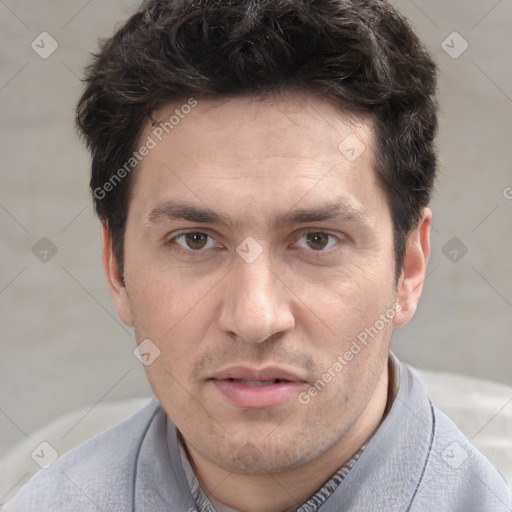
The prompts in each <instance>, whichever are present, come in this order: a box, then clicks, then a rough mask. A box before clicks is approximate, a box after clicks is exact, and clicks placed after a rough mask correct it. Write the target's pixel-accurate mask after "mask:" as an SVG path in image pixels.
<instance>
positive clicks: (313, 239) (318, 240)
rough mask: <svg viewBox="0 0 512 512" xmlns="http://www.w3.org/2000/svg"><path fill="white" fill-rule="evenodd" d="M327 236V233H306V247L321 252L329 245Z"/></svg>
mask: <svg viewBox="0 0 512 512" xmlns="http://www.w3.org/2000/svg"><path fill="white" fill-rule="evenodd" d="M329 236H330V235H329V234H328V233H322V232H319V233H308V234H307V235H306V242H307V244H308V246H309V247H310V248H311V249H313V250H314V251H322V250H324V249H325V248H326V247H327V245H328V244H329Z"/></svg>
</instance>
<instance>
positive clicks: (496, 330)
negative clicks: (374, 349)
mask: <svg viewBox="0 0 512 512" xmlns="http://www.w3.org/2000/svg"><path fill="white" fill-rule="evenodd" d="M136 3H137V2H133V1H132V2H129V1H127V0H126V1H122V0H115V1H114V0H108V1H106V0H105V1H100V0H92V1H91V0H90V1H86V0H51V1H50V0H46V1H45V0H37V1H36V0H0V112H1V144H2V151H1V160H0V162H1V163H0V165H1V171H0V172H1V183H2V185H1V188H0V236H1V241H2V243H1V246H0V261H1V265H0V325H1V327H2V338H1V343H2V345H1V349H2V355H1V358H0V375H1V378H2V381H1V382H2V385H1V386H0V432H1V435H0V456H1V455H2V454H3V453H5V452H6V450H7V449H8V448H9V447H11V446H12V445H13V444H15V443H16V442H18V441H21V440H23V439H25V438H27V437H30V433H31V432H33V431H34V429H36V428H37V427H38V426H40V425H42V424H43V423H45V422H47V421H48V420H50V419H52V418H54V417H55V416H57V415H59V414H61V413H63V412H65V411H69V410H72V409H75V408H77V407H79V406H84V405H88V404H90V405H91V406H92V405H94V404H97V403H99V402H104V401H108V400H114V399H120V398H127V397H134V396H144V395H147V394H148V393H149V392H150V389H149V386H148V385H147V383H146V379H145V375H144V371H143V368H142V365H141V364H140V363H139V362H138V360H136V359H135V357H134V356H133V349H134V347H135V342H134V339H133V336H132V333H131V331H130V329H128V328H126V327H125V326H123V325H122V324H121V323H120V322H119V321H118V319H117V315H116V312H115V310H114V307H113V305H112V302H111V299H110V296H109V293H108V290H107V287H106V284H105V281H104V278H103V273H102V269H101V264H100V231H99V224H98V222H97V220H96V219H95V217H94V215H93V211H92V207H91V200H90V197H89V191H88V166H89V158H88V155H87V154H86V152H85V150H84V148H83V147H82V145H81V144H80V142H79V141H78V140H77V138H76V136H75V134H74V129H73V115H74V105H75V103H76V100H77V98H78V96H79V94H80V91H81V84H80V81H79V77H80V75H81V70H82V68H83V66H84V64H85V63H86V62H87V61H88V58H89V53H90V52H92V51H95V50H96V49H97V38H98V37H100V36H101V37H105V36H109V35H111V34H112V33H113V31H114V29H115V27H116V25H117V24H118V23H119V22H120V20H123V19H125V18H126V17H127V16H128V14H129V12H130V10H131V9H132V8H133V6H134V5H135V4H136ZM393 3H394V4H396V5H397V6H398V7H399V8H400V9H401V10H402V11H403V12H404V13H405V14H406V15H407V16H408V17H409V18H410V19H411V21H412V23H413V24H414V26H415V27H416V29H417V32H418V33H419V35H420V37H421V38H422V39H423V40H424V41H425V42H426V43H427V45H428V46H429V47H430V48H431V50H432V51H433V52H434V53H435V55H436V56H437V60H438V62H439V65H440V68H441V77H440V92H441V96H440V99H441V105H442V112H441V131H440V137H439V149H440V160H441V161H440V164H441V168H440V176H439V181H438V184H437V193H436V196H435V199H434V202H433V210H434V230H433V234H432V240H433V251H432V256H431V260H430V264H429V277H428V278H427V281H426V283H425V291H424V295H423V299H422V303H421V305H420V309H419V311H418V313H417V315H416V317H415V318H414V320H413V321H412V322H411V323H410V324H409V325H407V326H405V327H403V328H401V329H399V330H398V331H396V332H395V340H394V350H395V352H396V353H397V354H398V355H399V356H400V357H402V358H403V359H404V360H406V361H408V362H411V363H413V364H414V365H417V366H419V367H421V368H427V369H437V370H444V371H451V372H458V373H462V374H466V375H471V376H477V377H482V378H487V379H493V380H496V381H500V382H503V383H508V384H512V372H511V362H512V347H511V344H510V340H511V338H512V336H511V335H512V320H511V317H512V259H511V253H512V200H507V198H506V197H505V196H506V195H507V194H506V193H505V191H507V190H508V191H509V194H508V195H509V197H511V196H512V189H507V187H512V172H511V170H512V167H511V162H512V158H511V148H512V82H511V73H512V65H511V60H512V58H511V54H510V48H512V31H511V30H510V23H511V21H512V0H500V1H496V0H481V1H478V2H476V1H472V2H468V1H467V0H450V2H446V1H445V0H428V1H427V0H415V1H414V2H413V1H412V0H396V1H394V2H393ZM43 31H46V32H49V33H50V34H51V35H52V37H53V38H55V39H56V40H57V42H58V44H59V47H58V49H57V50H56V51H55V53H53V54H52V55H51V56H50V57H49V58H48V59H42V58H41V57H40V56H39V55H38V54H36V52H35V51H34V50H33V49H32V48H31V42H32V41H33V40H34V39H36V37H37V36H39V34H41V32H43ZM454 31H456V32H458V33H459V34H460V35H461V36H462V37H463V38H464V39H465V40H466V41H467V42H468V43H469V48H468V49H467V51H466V52H465V53H464V54H462V55H461V56H460V57H459V58H457V59H454V58H452V57H450V56H449V55H448V54H447V53H446V52H445V51H444V50H443V49H442V46H441V45H442V42H443V41H445V40H446V41H447V43H446V44H448V45H449V46H451V47H453V48H451V49H450V51H451V52H452V53H453V52H457V51H459V50H460V49H461V48H462V46H461V41H460V40H459V39H458V38H457V36H451V37H449V38H448V39H447V37H448V36H450V34H452V33H453V32H454ZM38 40H39V39H38ZM43 237H48V238H49V239H50V240H51V241H52V242H53V244H55V246H56V247H57V249H58V252H57V254H56V255H55V256H53V257H52V258H51V259H49V261H48V262H46V263H45V262H42V261H40V260H39V259H38V258H36V256H35V255H34V254H33V252H32V248H33V246H34V245H35V244H36V243H37V242H38V241H39V240H40V239H41V238H43ZM452 237H457V238H458V240H459V242H456V243H457V244H459V245H460V244H464V246H465V247H467V249H468V252H467V254H466V255H465V256H464V257H463V258H462V259H460V261H458V262H456V263H455V262H452V261H450V259H449V258H454V257H455V256H457V257H460V256H461V254H462V252H461V251H460V247H462V246H460V247H459V248H457V246H453V247H451V246H448V249H446V248H445V249H444V252H446V253H447V254H448V256H447V255H445V254H444V253H443V248H444V247H445V244H447V242H448V241H449V240H450V239H452ZM454 248H455V249H456V250H457V251H458V254H457V255H455V253H453V252H452V254H451V255H450V254H449V251H451V250H453V249H454Z"/></svg>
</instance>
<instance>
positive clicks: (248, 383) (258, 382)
mask: <svg viewBox="0 0 512 512" xmlns="http://www.w3.org/2000/svg"><path fill="white" fill-rule="evenodd" d="M240 382H241V383H242V384H244V385H246V386H268V385H269V384H276V383H278V382H280V381H279V379H273V380H245V379H241V380H240Z"/></svg>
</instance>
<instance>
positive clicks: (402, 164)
mask: <svg viewBox="0 0 512 512" xmlns="http://www.w3.org/2000/svg"><path fill="white" fill-rule="evenodd" d="M435 86H436V69H435V65H434V63H433V61H432V59H431V57H430V56H429V55H428V53H427V52H426V50H425V48H424V47H423V46H422V45H421V43H420V42H419V41H418V39H417V37H416V36H415V35H414V33H413V32H412V30H411V28H410V27H409V25H408V24H407V22H406V21H405V20H404V19H403V18H402V17H401V16H400V15H399V14H398V13H397V12H396V11H395V10H394V9H393V8H392V7H391V6H390V5H389V4H388V3H387V2H384V1H381V0H371V1H370V0H362V1H356V0H353V1H349V0H318V1H316V2H306V1H304V0H247V1H240V0H238V1H237V0H215V1H212V0H149V1H147V2H146V3H144V4H143V6H142V7H141V8H140V10H139V11H138V12H137V13H136V14H134V15H133V16H132V17H131V18H130V19H129V20H128V22H127V23H126V24H125V25H124V26H123V27H122V28H121V29H120V30H119V31H118V32H117V33H116V34H115V35H114V37H113V38H112V39H110V40H109V41H107V42H106V43H105V44H104V45H103V47H102V50H101V52H100V54H99V55H98V56H97V57H96V59H95V61H94V63H93V64H92V66H91V67H90V68H89V69H88V74H87V79H86V89H85V92H84V94H83V96H82V98H81V100H80V102H79V105H78V110H77V124H78V126H79V128H80V130H81V132H82V133H83V135H84V137H85V140H86V142H87V144H88V147H89V149H90V150H91V153H92V176H91V189H92V193H93V197H94V201H95V206H96V211H97V212H98V215H99V217H100V219H101V221H102V226H103V227H102V229H103V264H104V268H105V273H106V276H107V280H108V283H109V286H110V290H111V293H112V296H113V299H114V302H115V304H116V307H117V310H118V312H119V315H120V317H121V319H122V320H123V322H124V323H126V324H127V325H129V326H133V327H134V329H135V334H136V338H137V342H138V344H139V350H140V353H141V356H142V357H143V358H144V360H145V363H146V366H145V368H146V371H147V375H148V379H149V381H150V383H151V386H152V389H153V391H154V393H155V396H156V398H157V400H155V401H153V402H152V403H151V404H150V405H149V406H147V407H146V408H145V409H143V410H142V411H140V412H139V413H137V414H136V415H135V416H133V417H132V418H130V419H128V420H127V421H125V422H124V423H122V424H120V425H119V426H117V427H114V428H113V429H111V430H109V431H107V432H106V433H104V434H102V435H100V436H98V437H96V438H94V439H92V440H90V441H88V442H86V443H85V444H83V445H81V446H80V447H78V448H76V449H75V450H73V451H72V452H70V453H68V454H66V455H64V456H62V457H61V458H60V459H59V460H58V461H57V462H55V463H54V464H53V465H52V466H51V467H50V468H49V469H48V470H45V471H44V472H41V473H39V474H37V475H36V476H35V477H34V478H33V479H32V480H31V482H29V483H28V484H27V485H26V486H25V487H24V488H23V489H22V490H21V491H20V492H19V494H18V495H17V496H16V497H15V498H14V500H12V501H11V503H10V504H8V505H7V506H6V507H5V510H6V511H18V510H20V511H21V510H23V511H30V510H37V511H41V510H51V511H64V510H66V511H67V510H70V511H71V510H73V511H78V510H79V511H89V510H100V511H105V512H107V511H125V510H136V511H142V510H147V511H164V510H165V511H167V510H171V511H189V512H192V511H195V510H197V511H200V512H205V511H217V512H225V511H244V512H284V511H290V510H299V511H301V512H305V511H316V510H319V511H322V512H335V511H336V512H339V511H344V512H345V511H346V512H349V511H350V512H354V511H365V512H369V511H383V510H385V511H397V512H398V511H412V512H420V511H425V510H436V511H450V512H453V511H460V512H471V511H474V512H477V511H478V512H483V511H485V512H493V511H505V510H510V508H508V503H509V497H508V495H507V491H506V484H505V482H504V481H503V479H502V478H501V477H500V476H499V475H498V474H497V472H496V471H495V470H494V469H493V468H492V467H491V465H490V464H489V463H488V462H487V461H486V460H485V459H484V457H483V456H482V455H480V454H479V453H478V452H477V451H476V450H475V449H474V448H473V447H472V446H471V445H470V444H469V443H468V441H467V440H466V439H465V438H464V436H463V435H462V434H461V433H460V432H459V431H458V430H457V428H456V427H455V425H454V424H453V423H452V422H451V421H450V420H449V419H448V418H447V417H446V416H445V415H443V414H442V413H441V412H440V411H438V410H437V409H435V408H434V407H432V406H431V404H430V403H429V401H428V398H427V396H426V394H425V392H424V390H423V389H422V387H421V384H420V383H419V381H418V379H417V377H415V376H414V374H413V373H412V372H411V371H410V370H409V369H408V367H407V366H405V365H403V364H402V363H400V362H399V361H398V360H397V359H396V358H395V357H394V356H393V355H392V354H391V353H390V351H389V347H390V340H391V335H392V330H393V328H394V327H395V326H399V325H402V324H404V323H405V322H407V321H408V320H409V319H410V318H411V317H412V316H413V314H414V312H415V309H416V306H417V303H418V300H419V297H420V294H421V290H422V284H423V280H424V278H425V269H426V265H427V259H428V255H429V251H430V242H429V230H430V224H431V218H432V214H431V211H430V210H429V208H428V204H429V198H430V194H431V190H432V187H433V182H434V178H435V170H436V159H435V152H434V145H433V144H434V136H435V132H436V127H437V120H436V100H435ZM455 462H457V463H455Z"/></svg>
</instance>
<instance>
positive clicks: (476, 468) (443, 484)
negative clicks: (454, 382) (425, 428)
mask: <svg viewBox="0 0 512 512" xmlns="http://www.w3.org/2000/svg"><path fill="white" fill-rule="evenodd" d="M432 417H433V427H434V428H433V431H432V439H431V447H430V452H429V455H428V459H427V461H426V463H425V468H424V473H423V477H422V479H421V482H420V483H419V485H418V488H417V491H416V497H415V499H414V500H413V507H412V508H411V511H416V510H418V511H420V510H421V511H423V510H426V509H427V508H426V507H427V506H428V507H429V508H433V509H435V510H438V511H439V512H444V511H446V512H448V511H450V512H457V511H460V512H463V511H464V512H471V511H475V512H480V511H483V510H485V511H486V512H505V511H509V510H510V509H509V508H508V506H509V503H510V501H509V500H510V495H509V491H508V488H507V484H506V482H505V480H504V479H503V477H502V476H501V475H500V474H499V473H498V472H497V471H496V469H495V468H494V467H493V466H492V464H491V463H490V462H489V461H488V460H487V459H486V458H485V457H484V456H483V455H482V454H481V453H480V452H479V451H478V450H477V449H476V448H475V447H474V446H473V445H472V444H471V442H470V441H469V440H468V439H467V438H466V437H465V436H464V434H463V433H462V432H461V431H460V430H459V428H458V427H457V426H456V425H455V424H454V423H453V422H452V421H451V420H450V419H449V418H448V416H446V415H445V414H444V413H443V412H441V411H440V410H439V409H437V408H436V407H432Z"/></svg>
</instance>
